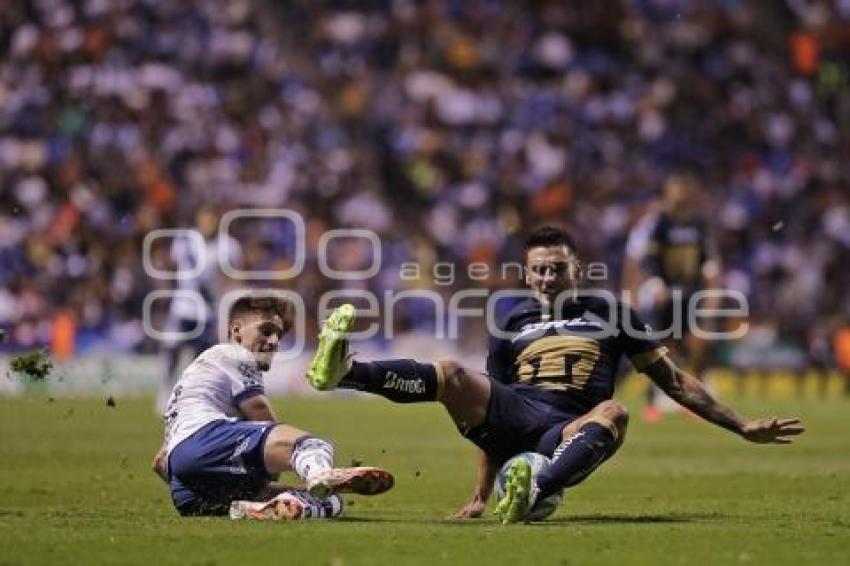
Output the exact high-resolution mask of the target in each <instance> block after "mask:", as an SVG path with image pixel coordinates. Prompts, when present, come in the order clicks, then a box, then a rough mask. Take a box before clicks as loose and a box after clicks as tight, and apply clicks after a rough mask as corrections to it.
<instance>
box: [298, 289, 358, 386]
mask: <svg viewBox="0 0 850 566" xmlns="http://www.w3.org/2000/svg"><path fill="white" fill-rule="evenodd" d="M355 314H356V311H355V309H354V307H353V306H351V305H348V304H346V305H341V306H339V307H337V308H336V309H334V311H333V312H332V313H331V315H330V316H329V317H328V319H327V320H326V321H325V323H324V324H323V325H322V330H321V332H319V347H318V348H317V350H316V355H315V356H314V357H313V361H312V362H311V363H310V369H309V371H308V372H307V380H308V381H309V382H310V385H312V386H313V387H314V388H315V389H318V390H320V391H326V390H328V389H333V388H335V387H336V386H337V385H338V384H339V382H340V380H341V379H342V378H343V377H344V376H345V374H346V373H348V370H349V369H350V364H349V362H348V360H347V358H346V354H347V350H348V348H347V346H348V334H349V333H350V332H351V329H352V328H353V327H354V319H355Z"/></svg>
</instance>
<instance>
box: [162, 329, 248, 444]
mask: <svg viewBox="0 0 850 566" xmlns="http://www.w3.org/2000/svg"><path fill="white" fill-rule="evenodd" d="M263 391H264V389H263V374H262V372H261V371H260V370H259V368H258V367H257V362H256V360H255V359H254V356H253V355H252V354H251V352H250V351H248V350H246V349H245V348H243V347H242V346H239V345H237V344H219V345H217V346H213V347H212V348H210V349H209V350H206V351H205V352H203V353H202V354H201V355H200V356H198V357H197V358H195V361H193V362H192V363H191V364H190V365H189V367H187V368H186V369H185V370H184V371H183V374H182V375H181V376H180V379H179V380H178V381H177V383H176V384H175V385H174V389H173V390H172V391H171V397H170V398H169V400H168V404H167V405H166V407H165V411H164V413H163V418H164V419H165V447H166V450H167V451H168V452H169V453H170V452H171V450H172V448H174V447H175V446H177V445H178V444H179V443H180V442H182V441H183V440H185V439H186V438H188V437H189V436H190V435H192V433H194V432H195V431H197V430H198V429H199V428H201V427H202V426H204V425H205V424H207V423H210V422H212V421H217V420H222V419H227V420H231V421H235V420H237V419H238V418H239V403H240V402H242V401H243V400H245V399H248V398H249V397H253V396H254V395H259V394H262V393H263Z"/></svg>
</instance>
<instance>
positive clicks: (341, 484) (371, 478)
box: [307, 466, 395, 498]
mask: <svg viewBox="0 0 850 566" xmlns="http://www.w3.org/2000/svg"><path fill="white" fill-rule="evenodd" d="M394 483H395V479H394V478H393V475H392V474H391V473H389V472H388V471H386V470H382V469H380V468H372V467H368V466H361V467H357V468H332V469H330V470H323V471H321V472H318V473H316V474H315V475H313V476H311V477H310V478H308V479H307V491H309V492H310V495H312V496H313V497H320V498H322V497H328V496H329V495H330V494H332V493H356V494H358V495H378V494H379V493H383V492H385V491H388V490H390V489H391V488H392V487H393V484H394Z"/></svg>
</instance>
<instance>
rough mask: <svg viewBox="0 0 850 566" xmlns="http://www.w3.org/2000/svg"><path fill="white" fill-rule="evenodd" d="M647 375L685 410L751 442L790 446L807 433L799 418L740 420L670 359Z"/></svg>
mask: <svg viewBox="0 0 850 566" xmlns="http://www.w3.org/2000/svg"><path fill="white" fill-rule="evenodd" d="M644 373H646V374H647V375H648V376H649V378H650V379H652V381H654V382H655V383H656V385H658V387H660V388H661V389H662V390H663V391H664V392H665V393H666V394H667V395H669V396H670V398H672V399H673V400H674V401H676V402H677V403H679V404H680V405H682V406H683V407H685V408H687V409H689V410H691V411H693V412H694V413H696V414H697V415H699V416H700V417H702V418H703V419H705V420H707V421H708V422H710V423H714V424H716V425H717V426H720V427H723V428H725V429H726V430H729V431H731V432H734V433H735V434H739V435H740V436H742V437H744V438H745V439H746V440H749V441H750V442H757V443H760V444H766V443H774V444H790V443H791V438H790V437H791V436H796V435H798V434H800V433H802V432H803V431H804V430H805V429H804V428H803V426H802V425H801V424H800V420H799V419H780V418H776V417H771V418H767V419H755V420H748V419H745V418H743V417H741V416H740V415H738V414H737V413H735V411H733V410H732V409H730V408H729V407H727V406H726V405H723V404H722V403H720V402H718V401H717V400H716V399H714V397H712V396H711V394H710V393H709V392H708V391H706V389H705V387H704V386H703V384H702V383H700V381H699V380H698V379H697V378H695V377H694V376H692V375H690V374H688V373H686V372H685V371H682V369H680V368H679V367H677V366H676V364H675V363H673V361H672V360H670V358H668V357H667V356H663V357H662V358H661V359H660V360H658V361H657V362H655V363H654V364H652V365H650V366H649V367H647V368H646V369H645V370H644Z"/></svg>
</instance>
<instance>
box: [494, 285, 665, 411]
mask: <svg viewBox="0 0 850 566" xmlns="http://www.w3.org/2000/svg"><path fill="white" fill-rule="evenodd" d="M611 311H613V312H611ZM626 327H628V328H629V329H630V330H628V331H627V330H626ZM499 329H500V330H502V331H503V332H505V334H507V335H508V336H509V337H498V336H491V338H490V347H489V352H488V355H487V372H488V373H489V375H490V377H491V378H493V379H495V380H497V381H500V382H502V383H504V384H506V385H508V386H509V387H510V388H511V389H513V390H514V391H515V392H517V393H519V394H521V395H524V396H527V397H531V398H534V399H538V400H540V401H544V402H546V403H547V404H549V405H552V406H553V407H556V408H558V409H559V410H561V411H567V412H577V413H580V414H581V413H586V412H587V411H589V410H590V409H592V408H593V407H595V406H596V405H597V404H599V403H600V402H602V401H605V400H606V399H610V398H611V397H612V396H613V394H614V377H615V375H616V372H617V367H618V366H619V363H620V359H621V357H622V356H623V355H625V356H627V357H628V358H629V359H630V360H631V362H632V364H633V365H634V366H635V367H636V368H637V369H638V371H642V370H643V369H645V368H646V367H647V366H649V365H651V364H653V363H654V362H656V361H658V360H659V359H660V358H661V357H662V356H663V355H664V353H665V351H666V350H665V349H664V348H663V347H662V346H661V345H659V344H658V342H656V341H655V340H653V339H651V337H650V336H648V331H649V329H648V327H646V326H645V325H644V324H643V322H642V321H640V319H639V318H638V317H637V315H636V314H635V313H634V311H633V310H631V309H630V308H628V307H627V306H625V305H623V304H622V303H619V302H615V303H614V304H613V305H611V307H610V308H609V303H608V302H606V301H604V300H602V299H600V298H596V297H580V298H579V299H578V300H577V301H575V302H567V303H566V304H565V305H564V307H563V309H562V311H561V312H560V313H557V316H552V317H548V316H547V317H544V316H543V311H542V308H541V305H540V303H539V302H538V301H536V300H534V299H528V300H525V301H523V302H522V303H520V304H519V305H517V306H516V307H515V308H514V309H513V310H511V312H510V313H508V315H507V316H506V317H505V320H504V321H503V322H502V324H501V325H499Z"/></svg>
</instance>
